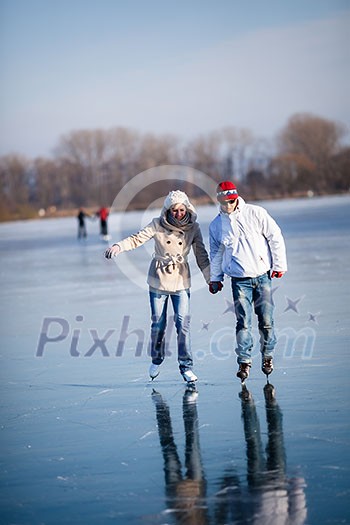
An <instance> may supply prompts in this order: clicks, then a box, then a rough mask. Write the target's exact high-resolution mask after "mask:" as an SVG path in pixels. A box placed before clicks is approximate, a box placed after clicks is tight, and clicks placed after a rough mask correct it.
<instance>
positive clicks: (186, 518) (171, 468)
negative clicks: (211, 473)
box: [152, 390, 208, 525]
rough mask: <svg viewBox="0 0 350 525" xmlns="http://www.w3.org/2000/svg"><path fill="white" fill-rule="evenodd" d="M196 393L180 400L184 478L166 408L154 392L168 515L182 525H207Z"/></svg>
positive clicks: (187, 392) (185, 394) (160, 397)
mask: <svg viewBox="0 0 350 525" xmlns="http://www.w3.org/2000/svg"><path fill="white" fill-rule="evenodd" d="M196 397H197V393H195V392H191V391H188V390H187V391H186V392H185V393H184V396H183V421H184V427H185V439H186V451H185V467H186V475H185V476H183V474H182V467H181V462H180V459H179V455H178V453H177V448H176V444H175V441H174V436H173V431H172V424H171V418H170V411H169V407H168V405H167V404H166V402H165V401H164V400H163V398H162V396H161V394H159V393H158V392H156V391H155V390H153V393H152V398H153V401H154V404H155V407H156V417H157V424H158V432H159V440H160V445H161V448H162V453H163V459H164V473H165V485H166V496H167V505H168V509H167V511H168V512H172V513H173V515H174V518H175V522H176V523H179V524H183V525H206V524H208V517H207V509H206V505H205V495H206V481H205V478H204V472H203V466H202V460H201V455H200V448H199V434H198V415H197V406H196Z"/></svg>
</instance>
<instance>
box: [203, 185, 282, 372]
mask: <svg viewBox="0 0 350 525" xmlns="http://www.w3.org/2000/svg"><path fill="white" fill-rule="evenodd" d="M217 199H218V201H219V203H220V212H219V214H218V215H217V216H216V217H215V219H214V220H213V221H212V222H211V224H210V226H209V240H210V261H211V263H210V268H211V271H210V284H209V291H210V292H211V293H217V292H219V291H220V290H221V289H222V287H223V284H222V281H223V280H224V274H226V275H228V276H229V277H230V278H231V286H232V294H233V300H234V305H235V313H236V318H237V325H236V340H237V348H236V354H237V363H238V365H239V370H238V372H237V377H239V378H240V379H241V381H242V382H244V381H245V380H246V379H247V378H248V376H249V370H250V367H251V363H252V359H251V350H252V348H253V338H252V334H251V332H252V314H253V308H254V312H255V314H256V315H257V317H258V325H259V332H260V345H261V346H260V350H261V355H262V371H263V373H264V374H266V375H267V376H268V375H269V374H270V373H271V372H272V370H273V354H274V348H275V345H276V336H275V332H274V321H273V312H274V304H273V299H272V287H271V278H273V277H277V278H280V277H282V276H283V274H284V273H285V272H286V271H287V258H286V249H285V244H284V240H283V236H282V233H281V230H280V228H279V227H278V225H277V224H276V222H275V221H274V220H273V219H272V217H270V215H269V214H268V213H267V211H266V210H265V209H264V208H262V207H261V206H255V205H252V204H246V203H245V201H244V200H243V199H242V198H241V197H239V196H238V192H237V188H236V186H235V185H234V184H233V183H232V182H231V181H224V182H221V183H220V184H219V185H218V187H217Z"/></svg>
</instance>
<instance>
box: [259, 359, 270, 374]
mask: <svg viewBox="0 0 350 525" xmlns="http://www.w3.org/2000/svg"><path fill="white" fill-rule="evenodd" d="M261 370H262V372H263V373H264V374H265V375H266V377H268V376H269V375H270V374H271V372H273V359H272V357H264V358H263V361H262V365H261Z"/></svg>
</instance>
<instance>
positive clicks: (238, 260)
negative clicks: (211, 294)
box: [209, 197, 287, 281]
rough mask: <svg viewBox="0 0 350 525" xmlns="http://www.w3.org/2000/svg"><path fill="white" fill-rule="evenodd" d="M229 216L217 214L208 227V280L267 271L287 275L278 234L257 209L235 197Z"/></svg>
mask: <svg viewBox="0 0 350 525" xmlns="http://www.w3.org/2000/svg"><path fill="white" fill-rule="evenodd" d="M238 199H239V201H238V207H237V208H236V210H235V211H234V212H233V213H230V214H228V213H225V212H223V211H220V213H219V214H218V215H217V216H216V217H215V219H214V220H213V221H212V222H211V224H210V226H209V241H210V268H211V273H210V279H211V281H222V280H223V278H224V274H226V275H228V276H230V277H258V276H259V275H263V274H264V273H266V272H267V271H268V270H272V271H277V272H286V271H287V257H286V249H285V244H284V240H283V237H282V233H281V230H280V228H279V227H278V225H277V224H276V222H275V221H274V220H273V219H272V217H271V216H270V215H269V214H268V213H267V211H266V210H265V209H264V208H262V207H261V206H255V205H253V204H246V203H245V201H244V200H243V199H242V198H241V197H239V198H238Z"/></svg>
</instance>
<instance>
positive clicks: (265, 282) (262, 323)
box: [231, 273, 276, 364]
mask: <svg viewBox="0 0 350 525" xmlns="http://www.w3.org/2000/svg"><path fill="white" fill-rule="evenodd" d="M231 285H232V294H233V300H234V304H235V312H236V318H237V325H236V340H237V348H236V354H237V363H239V364H240V363H249V364H250V363H251V362H252V358H251V351H252V348H253V337H252V315H253V307H254V312H255V314H256V315H257V316H258V326H259V333H260V351H261V354H262V356H263V357H273V353H274V348H275V345H276V336H275V332H274V327H273V311H274V304H273V299H272V287H271V278H270V274H269V273H265V274H264V275H260V276H259V277H255V278H251V277H246V278H245V277H242V278H235V277H232V278H231Z"/></svg>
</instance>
